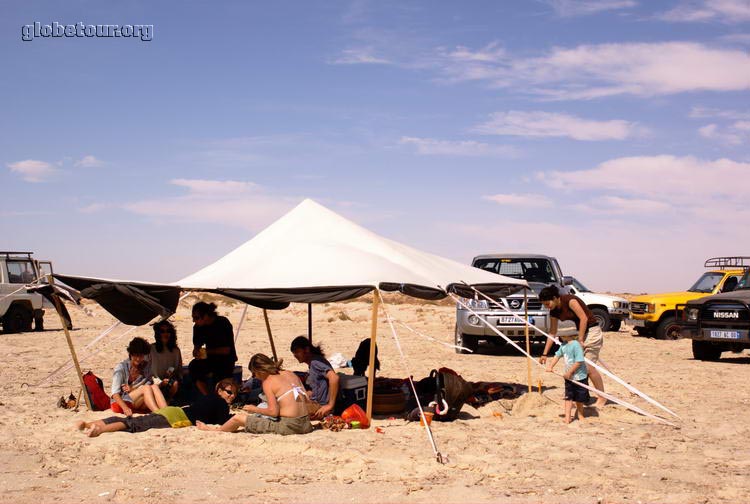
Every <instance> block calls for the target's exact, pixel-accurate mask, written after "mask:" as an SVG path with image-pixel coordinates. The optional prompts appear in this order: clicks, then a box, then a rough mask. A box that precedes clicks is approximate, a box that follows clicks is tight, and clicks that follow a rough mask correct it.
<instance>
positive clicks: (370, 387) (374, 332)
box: [367, 289, 380, 422]
mask: <svg viewBox="0 0 750 504" xmlns="http://www.w3.org/2000/svg"><path fill="white" fill-rule="evenodd" d="M379 304H380V292H379V291H378V290H377V289H375V290H374V291H373V293H372V325H371V326H370V365H369V368H368V373H367V420H368V421H370V422H372V400H373V397H374V395H375V352H376V351H377V345H376V339H377V337H378V306H379Z"/></svg>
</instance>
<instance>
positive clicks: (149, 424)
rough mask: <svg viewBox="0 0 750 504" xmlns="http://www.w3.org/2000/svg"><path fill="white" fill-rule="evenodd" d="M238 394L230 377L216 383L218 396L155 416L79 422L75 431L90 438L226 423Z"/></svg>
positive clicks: (212, 395) (155, 413)
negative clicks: (113, 433) (108, 434)
mask: <svg viewBox="0 0 750 504" xmlns="http://www.w3.org/2000/svg"><path fill="white" fill-rule="evenodd" d="M236 395H237V385H236V384H235V383H234V380H232V379H231V378H227V379H225V380H221V381H220V382H219V383H217V384H216V393H215V394H209V395H206V396H201V397H200V398H199V399H198V400H197V401H195V402H194V403H192V404H190V405H189V406H183V407H182V408H178V407H176V406H167V407H166V408H162V409H160V410H158V411H156V412H154V413H150V414H148V415H143V416H138V417H127V418H122V417H109V418H104V419H102V420H96V421H94V422H84V421H80V422H76V428H77V429H78V430H81V431H85V432H86V434H87V435H88V436H89V437H96V436H98V435H100V434H103V433H105V432H118V431H128V432H132V433H136V432H145V431H147V430H149V429H166V428H169V427H174V428H179V427H189V426H191V425H195V424H196V422H205V423H210V424H223V423H226V422H227V420H229V419H230V418H231V415H230V413H229V405H230V404H231V403H232V401H233V400H234V398H235V396H236Z"/></svg>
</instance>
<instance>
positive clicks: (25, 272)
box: [6, 261, 36, 284]
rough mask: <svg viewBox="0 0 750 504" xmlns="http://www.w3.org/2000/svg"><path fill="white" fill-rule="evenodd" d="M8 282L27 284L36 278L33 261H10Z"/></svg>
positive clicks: (8, 263)
mask: <svg viewBox="0 0 750 504" xmlns="http://www.w3.org/2000/svg"><path fill="white" fill-rule="evenodd" d="M6 264H7V265H8V283H18V284H25V283H30V282H33V281H34V280H36V278H35V275H34V266H33V265H32V264H31V261H8V262H7V263H6Z"/></svg>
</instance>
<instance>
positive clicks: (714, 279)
mask: <svg viewBox="0 0 750 504" xmlns="http://www.w3.org/2000/svg"><path fill="white" fill-rule="evenodd" d="M722 278H724V273H704V274H703V276H701V277H700V278H699V279H698V281H697V282H695V284H694V285H693V286H692V287H690V288H689V289H688V291H689V292H713V291H714V289H715V288H716V286H717V285H718V284H719V282H721V279H722Z"/></svg>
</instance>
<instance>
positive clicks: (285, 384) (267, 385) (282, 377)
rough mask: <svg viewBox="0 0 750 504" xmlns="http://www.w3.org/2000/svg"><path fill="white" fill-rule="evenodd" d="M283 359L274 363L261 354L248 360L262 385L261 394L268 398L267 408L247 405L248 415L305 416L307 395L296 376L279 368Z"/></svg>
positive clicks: (251, 369)
mask: <svg viewBox="0 0 750 504" xmlns="http://www.w3.org/2000/svg"><path fill="white" fill-rule="evenodd" d="M282 362H283V359H282V360H280V361H279V362H274V361H273V360H272V359H271V358H270V357H268V356H266V355H263V354H255V355H253V357H252V358H251V359H250V365H249V368H250V371H251V372H252V373H253V376H254V377H255V378H257V379H259V380H260V381H261V382H262V383H263V393H264V394H265V396H266V397H267V398H268V406H267V407H265V408H260V407H258V406H253V405H247V406H245V407H243V409H244V410H245V411H247V412H248V413H260V414H261V415H266V416H270V417H287V418H297V417H301V416H305V415H307V401H308V398H307V393H306V392H305V388H304V387H303V386H302V382H301V381H300V380H299V378H298V377H297V375H296V374H294V373H292V372H291V371H286V370H284V369H283V368H282V367H281V364H282Z"/></svg>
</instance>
